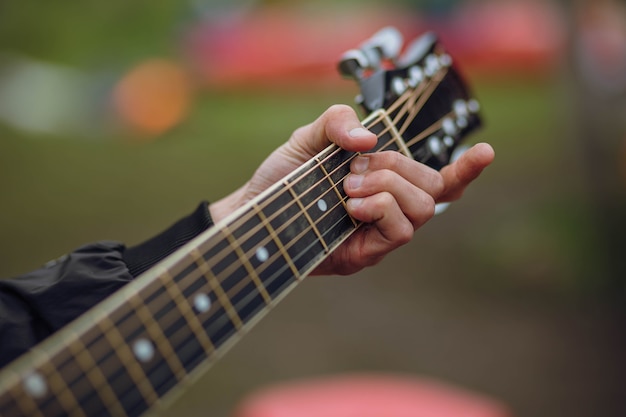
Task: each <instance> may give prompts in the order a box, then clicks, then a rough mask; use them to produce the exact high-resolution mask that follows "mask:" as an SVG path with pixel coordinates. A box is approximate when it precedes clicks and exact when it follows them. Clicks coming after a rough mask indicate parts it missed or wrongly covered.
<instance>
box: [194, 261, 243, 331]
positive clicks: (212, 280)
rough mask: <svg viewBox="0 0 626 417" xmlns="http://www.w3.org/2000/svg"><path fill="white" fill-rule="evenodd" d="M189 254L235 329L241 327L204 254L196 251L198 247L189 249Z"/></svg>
mask: <svg viewBox="0 0 626 417" xmlns="http://www.w3.org/2000/svg"><path fill="white" fill-rule="evenodd" d="M191 255H193V257H194V260H195V262H196V264H197V265H198V267H199V268H200V271H201V272H202V273H203V275H204V276H205V278H206V280H207V281H208V282H209V285H210V286H211V287H212V289H213V292H214V293H215V295H216V296H217V298H218V300H219V301H220V303H221V304H222V307H223V308H224V310H225V311H226V313H227V314H228V316H229V317H230V320H231V321H232V322H233V325H234V326H235V328H236V329H237V330H239V329H241V327H242V326H243V323H242V321H241V318H240V317H239V315H238V314H237V311H236V310H235V309H234V307H233V305H232V304H231V303H230V300H229V298H228V296H227V295H226V293H225V292H224V290H223V289H222V286H221V284H220V283H219V281H218V279H217V278H216V277H215V276H214V275H213V273H212V272H211V269H210V267H209V265H208V264H207V262H206V261H205V259H204V255H203V254H201V253H200V252H199V251H198V249H193V250H192V251H191Z"/></svg>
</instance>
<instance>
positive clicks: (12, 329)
mask: <svg viewBox="0 0 626 417" xmlns="http://www.w3.org/2000/svg"><path fill="white" fill-rule="evenodd" d="M212 224H213V222H212V220H211V217H210V215H209V210H208V203H206V202H203V203H202V204H200V206H199V207H198V208H197V209H196V210H195V211H194V212H193V213H192V214H191V215H189V216H187V217H184V218H182V219H181V220H179V221H178V222H177V223H175V224H174V225H172V226H171V227H170V228H168V229H167V230H165V231H164V232H162V233H160V234H159V235H157V236H155V237H153V238H152V239H149V240H147V241H146V242H144V243H141V244H139V245H137V246H134V247H131V248H126V247H125V246H124V244H122V243H119V242H109V241H103V242H97V243H92V244H89V245H86V246H83V247H80V248H78V249H77V250H75V251H74V252H72V253H70V254H68V255H64V256H62V257H61V258H59V259H57V260H55V261H51V262H49V263H47V264H46V265H44V266H43V267H42V268H41V269H38V270H36V271H33V272H30V273H27V274H25V275H23V276H21V277H18V278H12V279H2V280H0V341H1V342H0V367H1V366H4V365H6V364H7V363H9V362H11V361H12V360H13V359H15V358H17V357H18V356H19V355H21V354H22V353H24V352H26V351H27V350H28V349H30V348H31V347H32V346H34V345H36V344H37V343H39V342H40V341H42V340H43V339H45V338H46V337H48V336H49V335H50V334H52V333H54V332H55V331H56V330H58V329H60V328H61V327H63V326H64V325H65V324H67V323H69V322H70V321H72V320H74V319H75V318H76V317H78V316H79V315H81V314H82V313H84V312H85V311H87V310H88V309H89V308H90V307H92V306H94V305H95V304H97V303H99V302H100V301H102V300H103V299H105V298H106V297H107V296H109V295H111V294H112V293H114V292H115V291H116V290H118V289H119V288H121V287H122V286H123V285H124V284H126V283H127V282H129V281H131V280H132V279H133V278H134V277H136V276H138V275H139V274H141V273H142V272H144V271H146V270H148V269H149V268H150V267H152V266H153V265H155V264H156V263H158V262H159V261H161V260H162V259H164V258H165V257H167V255H169V254H171V253H172V252H174V251H175V250H176V249H178V248H179V247H180V246H182V245H184V244H185V243H186V242H188V241H189V240H191V239H193V238H194V237H196V236H197V235H198V234H200V233H201V232H203V231H204V230H206V229H207V228H208V227H210V226H211V225H212Z"/></svg>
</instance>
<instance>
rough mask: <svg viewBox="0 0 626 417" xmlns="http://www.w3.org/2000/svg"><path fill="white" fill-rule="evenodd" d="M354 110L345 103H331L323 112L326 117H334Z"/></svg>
mask: <svg viewBox="0 0 626 417" xmlns="http://www.w3.org/2000/svg"><path fill="white" fill-rule="evenodd" d="M352 113H354V110H352V107H350V106H348V105H346V104H333V105H331V106H330V107H328V109H327V110H326V111H325V112H324V114H325V115H326V116H327V117H335V116H338V115H341V114H352Z"/></svg>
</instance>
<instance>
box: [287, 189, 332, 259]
mask: <svg viewBox="0 0 626 417" xmlns="http://www.w3.org/2000/svg"><path fill="white" fill-rule="evenodd" d="M285 187H287V188H288V189H289V192H290V193H291V196H292V197H293V199H294V200H295V201H296V204H298V207H300V211H301V212H302V213H303V214H304V217H306V219H307V221H308V222H309V224H310V225H311V228H312V229H313V232H314V233H315V235H316V236H317V240H319V241H320V243H321V244H322V246H324V252H326V253H328V252H330V249H328V245H327V244H326V241H325V240H324V238H323V237H322V234H321V233H320V231H319V230H318V228H317V225H316V224H315V222H314V221H313V219H312V218H311V216H309V213H308V211H307V210H306V208H305V207H304V205H303V204H302V201H300V198H299V197H298V195H297V194H296V192H295V191H294V190H293V187H291V186H289V184H288V183H285ZM319 201H324V200H318V203H319ZM324 205H326V202H324ZM322 211H325V210H322Z"/></svg>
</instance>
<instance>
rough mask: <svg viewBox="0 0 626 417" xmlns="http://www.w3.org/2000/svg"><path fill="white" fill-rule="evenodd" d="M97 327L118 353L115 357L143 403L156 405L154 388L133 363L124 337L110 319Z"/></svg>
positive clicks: (157, 398)
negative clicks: (133, 383) (133, 384)
mask: <svg viewBox="0 0 626 417" xmlns="http://www.w3.org/2000/svg"><path fill="white" fill-rule="evenodd" d="M98 325H99V327H100V329H101V330H102V331H103V334H104V336H105V337H106V339H107V340H108V341H109V343H110V344H111V346H112V347H113V349H115V350H116V353H118V355H117V356H118V358H119V359H120V362H122V365H123V367H124V369H125V370H127V371H128V375H129V376H130V377H131V379H132V380H133V381H134V382H135V385H136V386H137V389H138V390H139V393H140V394H141V395H142V397H143V399H144V401H145V403H146V404H148V405H149V406H151V405H153V404H157V403H158V401H159V397H158V394H157V393H156V392H155V391H154V388H153V387H152V385H151V384H150V379H149V378H148V376H147V375H146V374H145V372H144V370H143V369H142V368H141V366H140V365H139V364H138V363H137V362H136V361H135V359H134V358H135V355H134V354H133V352H132V351H131V350H130V348H129V347H128V344H127V343H126V342H125V341H124V336H123V335H122V334H121V333H120V331H119V330H118V329H117V327H115V323H113V321H111V319H110V318H108V317H104V318H103V320H102V321H100V322H99V323H98Z"/></svg>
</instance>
